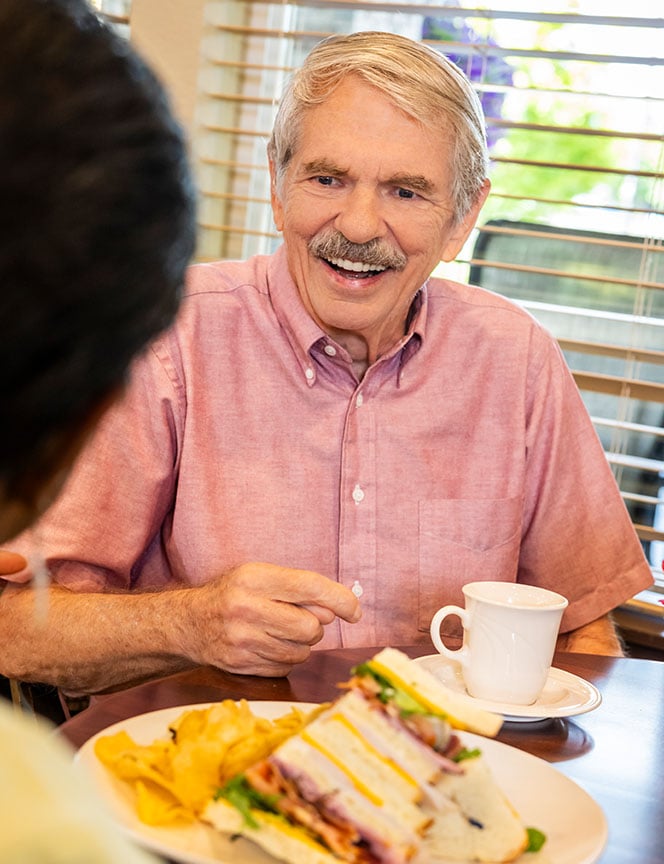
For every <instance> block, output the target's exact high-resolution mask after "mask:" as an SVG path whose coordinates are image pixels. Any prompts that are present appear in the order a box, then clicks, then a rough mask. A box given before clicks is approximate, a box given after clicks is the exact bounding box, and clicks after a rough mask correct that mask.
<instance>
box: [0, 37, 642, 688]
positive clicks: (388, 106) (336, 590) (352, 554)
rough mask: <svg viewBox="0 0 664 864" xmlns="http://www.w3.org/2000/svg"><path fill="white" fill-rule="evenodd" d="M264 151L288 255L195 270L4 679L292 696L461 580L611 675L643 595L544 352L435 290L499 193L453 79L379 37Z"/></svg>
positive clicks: (115, 429) (512, 328)
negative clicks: (202, 687) (263, 683)
mask: <svg viewBox="0 0 664 864" xmlns="http://www.w3.org/2000/svg"><path fill="white" fill-rule="evenodd" d="M268 153H269V158H270V170H271V176H272V207H273V212H274V218H275V222H276V225H277V227H278V229H279V230H280V231H282V232H283V240H284V242H283V245H282V246H281V247H280V248H279V249H278V251H277V252H276V253H275V254H274V255H272V256H267V257H257V258H254V259H252V260H250V261H247V262H222V263H218V264H211V265H202V266H198V267H194V268H193V269H192V270H191V272H190V278H189V290H188V295H187V298H186V299H185V301H184V304H183V307H182V309H181V312H180V316H179V318H178V321H177V324H176V326H175V327H174V328H173V329H172V330H171V331H170V332H169V333H168V334H167V335H166V336H164V337H163V338H160V339H158V340H157V341H156V342H155V343H154V345H153V347H152V350H151V351H150V353H149V354H148V355H147V356H146V357H145V358H143V359H142V360H141V361H140V362H139V363H138V365H136V366H135V368H134V370H133V376H132V380H131V383H130V386H129V387H128V389H127V393H126V396H125V398H124V401H123V403H122V404H121V405H119V406H118V407H117V409H116V410H114V411H113V412H112V413H111V414H109V415H107V417H106V418H105V420H104V422H103V425H102V427H101V429H100V431H99V433H98V434H97V436H96V438H95V439H94V440H93V441H92V442H91V444H90V446H89V447H88V450H87V453H86V454H85V456H84V459H83V460H82V461H81V462H80V463H79V465H78V467H77V470H76V472H75V474H74V475H73V476H72V478H71V481H70V483H69V485H68V487H67V489H66V492H65V495H64V496H63V497H62V498H61V500H60V501H59V502H58V503H57V504H56V505H55V506H54V508H52V510H51V512H50V513H49V514H48V517H47V518H46V519H45V520H44V521H43V522H42V524H41V526H40V530H39V531H38V533H37V535H36V537H37V539H38V544H39V547H40V551H41V552H42V553H43V554H44V555H45V556H46V558H47V560H48V563H49V566H50V570H51V573H52V576H53V579H54V582H55V584H54V586H53V587H52V589H51V597H50V610H51V612H50V617H49V620H48V622H47V624H46V625H45V633H42V638H41V639H40V640H39V643H38V644H39V645H41V646H43V648H40V649H37V648H35V640H34V633H31V632H30V630H29V628H28V629H27V630H26V628H25V617H26V610H27V608H28V604H29V600H28V599H27V598H26V589H25V588H24V587H23V586H22V585H21V584H20V583H21V581H22V580H25V579H27V578H29V570H24V571H21V572H18V573H15V574H14V575H12V576H9V577H8V578H10V579H12V580H13V581H14V582H15V583H16V584H15V585H13V586H11V587H10V588H8V589H7V590H6V591H5V592H4V594H3V596H2V598H1V600H0V605H1V607H2V608H1V609H0V612H1V614H0V628H1V632H2V640H3V645H5V646H7V647H6V648H5V650H4V652H3V664H4V667H5V668H4V670H2V671H4V672H5V674H11V675H14V676H17V677H23V678H27V679H31V680H41V681H49V682H53V683H57V684H60V685H62V686H64V687H65V688H68V689H73V690H77V691H98V690H102V689H104V688H109V687H115V686H120V685H123V684H128V683H130V682H135V681H139V680H141V679H143V678H146V677H148V676H151V675H155V674H159V673H166V672H172V671H175V670H178V669H183V668H186V667H188V666H190V665H192V664H208V663H209V664H214V665H216V666H219V667H221V668H224V669H227V670H229V671H232V672H241V673H251V674H260V675H281V674H285V673H287V672H288V671H289V669H290V668H292V666H293V664H296V663H299V662H302V661H304V660H305V659H306V658H307V656H308V655H309V652H310V651H311V649H312V646H314V645H318V646H319V647H334V646H339V645H352V646H361V645H367V646H368V645H382V644H387V643H392V644H405V643H411V644H415V643H419V644H422V645H423V646H428V645H429V644H430V642H429V634H428V628H429V622H430V619H431V616H432V614H433V612H434V611H435V610H436V609H437V608H438V607H439V606H441V605H442V604H443V603H450V602H459V601H460V600H461V593H460V592H461V586H462V585H463V584H464V583H465V582H466V581H469V580H473V579H503V580H520V581H524V582H528V583H532V584H536V585H542V586H546V587H548V588H553V589H555V590H557V591H560V592H561V593H563V594H564V595H566V596H567V597H568V599H569V601H570V602H569V608H568V610H567V612H566V615H565V619H564V621H563V627H562V630H563V637H562V644H564V645H565V646H566V647H568V648H572V649H575V650H581V651H596V652H605V653H619V652H620V644H619V642H618V640H617V638H616V635H615V632H614V630H613V627H612V624H611V621H610V618H609V617H608V615H609V613H610V611H611V610H612V609H613V608H614V607H615V606H616V605H618V604H619V603H621V602H622V601H624V600H625V599H626V598H628V597H630V596H631V595H633V594H634V593H636V592H637V591H639V590H641V589H642V588H644V587H646V586H647V585H649V584H650V582H651V574H650V571H649V568H648V566H647V564H646V561H645V559H644V557H643V554H642V552H641V548H640V545H639V543H638V541H637V538H636V536H635V534H634V531H633V528H632V526H631V523H630V521H629V518H628V516H627V513H626V510H625V508H624V506H623V504H622V501H621V499H620V496H619V493H618V490H617V487H616V485H615V482H614V480H613V477H612V475H611V473H610V470H609V468H608V465H607V462H606V459H605V457H604V454H603V452H602V449H601V446H600V444H599V441H598V439H597V437H596V436H595V434H594V431H593V428H592V426H591V423H590V420H589V418H588V415H587V413H586V411H585V409H584V407H583V405H582V402H581V399H580V397H579V394H578V391H577V390H576V387H575V385H574V383H573V380H572V378H571V375H570V373H569V371H568V370H567V367H566V365H565V362H564V360H563V358H562V356H561V354H560V352H559V350H558V348H557V346H556V344H555V342H554V341H553V340H552V339H551V338H550V336H549V335H548V334H547V333H546V332H544V331H543V330H542V328H541V327H540V326H538V324H537V323H536V322H535V321H533V320H532V319H531V317H530V316H528V315H527V314H526V313H524V312H523V311H522V310H520V309H519V308H517V307H516V306H515V305H513V304H511V303H509V302H508V301H506V300H504V299H502V298H500V297H497V296H494V295H492V294H489V293H487V292H485V291H483V290H481V289H478V288H473V287H468V286H465V285H460V284H457V283H454V282H450V281H447V280H442V279H434V278H430V274H431V272H432V270H433V268H434V267H435V266H436V264H437V263H438V262H439V261H440V260H441V259H442V260H444V261H449V260H452V259H453V258H454V257H455V256H456V255H457V254H458V252H459V250H460V249H461V247H462V245H463V243H464V241H465V240H466V238H467V237H468V235H469V232H470V231H471V229H472V227H473V225H474V224H475V221H476V219H477V216H478V213H479V211H480V209H481V207H482V204H483V202H484V200H485V198H486V195H487V193H488V190H489V181H488V180H487V176H486V172H487V156H486V146H485V138H484V129H483V119H482V116H481V109H480V106H479V103H478V100H477V98H476V96H475V94H474V92H473V90H472V88H471V86H470V84H469V82H468V81H467V79H466V78H465V77H464V76H463V75H462V74H461V73H460V72H459V71H458V69H457V68H456V67H455V66H454V65H453V64H451V63H450V62H448V61H447V60H446V59H445V58H443V57H441V56H440V55H439V54H437V53H435V52H432V51H430V50H428V49H427V48H426V47H424V46H422V45H419V44H417V43H414V42H411V41H410V40H407V39H404V38H402V37H399V36H396V35H394V34H386V33H358V34H354V35H352V36H339V37H334V38H331V39H329V40H326V41H324V42H323V43H321V44H320V45H319V46H317V47H316V48H315V49H314V50H313V52H312V53H311V55H310V56H309V57H308V59H307V60H306V62H305V64H304V66H303V68H302V69H301V70H299V72H298V73H297V74H296V75H295V76H294V78H293V79H292V81H291V83H290V85H289V87H288V89H287V92H286V94H285V96H284V98H283V100H282V103H281V106H280V109H279V114H278V116H277V120H276V124H275V128H274V132H273V135H272V138H271V140H270V143H269V147H268ZM598 501H601V507H598V506H597V502H598ZM29 546H30V538H29V537H28V538H22V540H21V541H20V542H17V544H16V548H17V549H19V550H21V551H28V550H29Z"/></svg>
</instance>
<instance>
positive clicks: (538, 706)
mask: <svg viewBox="0 0 664 864" xmlns="http://www.w3.org/2000/svg"><path fill="white" fill-rule="evenodd" d="M416 662H417V663H421V664H422V666H424V668H425V669H428V670H429V672H431V673H433V674H434V675H435V676H436V678H438V680H439V681H441V682H442V683H443V684H444V685H445V686H446V687H448V688H449V689H450V690H453V691H454V692H455V693H457V694H458V695H459V696H463V697H465V698H466V699H467V700H468V701H469V702H472V704H473V705H477V707H478V708H484V709H485V710H487V711H493V712H495V713H496V714H502V715H503V716H504V717H505V720H509V721H511V722H514V723H532V722H533V721H535V720H546V719H549V718H550V717H573V716H575V715H576V714H585V713H586V712H587V711H592V710H593V709H594V708H597V706H598V705H599V704H600V702H601V701H602V696H601V694H600V692H599V690H598V689H597V688H596V687H595V686H594V685H593V684H591V683H590V682H589V681H585V680H584V679H583V678H579V677H578V676H577V675H572V673H571V672H565V671H564V670H563V669H556V668H554V667H551V671H550V672H549V677H548V678H547V681H546V684H545V685H544V689H543V690H542V693H541V694H540V697H539V699H538V700H537V701H536V702H533V704H532V705H509V704H507V703H505V702H490V701H488V700H486V699H476V698H475V697H473V696H470V695H469V694H468V693H467V692H466V688H465V686H464V683H463V678H462V676H461V664H460V663H457V662H456V661H454V660H448V659H447V657H443V656H442V655H441V654H428V655H427V656H426V657H418V658H417V660H416Z"/></svg>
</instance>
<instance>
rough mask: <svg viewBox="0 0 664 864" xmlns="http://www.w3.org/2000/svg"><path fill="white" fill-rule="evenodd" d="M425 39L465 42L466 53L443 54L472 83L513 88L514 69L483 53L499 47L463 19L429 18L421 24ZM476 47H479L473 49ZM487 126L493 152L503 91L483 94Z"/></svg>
mask: <svg viewBox="0 0 664 864" xmlns="http://www.w3.org/2000/svg"><path fill="white" fill-rule="evenodd" d="M422 39H424V40H426V41H430V42H431V41H433V42H435V41H438V42H457V43H458V42H462V43H463V44H464V45H468V46H469V48H468V50H467V51H459V50H458V49H457V50H452V51H444V50H443V51H442V53H444V54H445V56H446V57H448V58H449V59H450V60H451V61H452V62H453V63H455V64H456V65H457V66H458V67H459V69H461V70H462V71H463V72H464V73H465V74H466V75H467V76H468V78H469V79H470V80H471V81H474V82H481V83H482V84H500V85H511V84H512V80H513V78H512V67H511V66H510V65H509V63H507V62H506V61H505V60H503V58H502V57H497V56H495V55H492V54H488V53H487V52H486V51H484V50H483V48H484V46H486V45H496V43H495V42H494V41H493V40H492V39H481V38H480V37H479V36H478V35H477V33H475V31H474V30H473V29H472V27H469V26H468V24H466V22H465V20H464V19H463V18H462V17H454V18H433V17H430V16H427V17H426V18H425V19H424V21H423V23H422ZM473 46H477V47H475V48H473ZM479 96H480V101H481V103H482V109H483V111H484V116H485V119H486V126H487V144H488V146H489V149H491V148H492V147H493V146H494V144H495V143H496V141H498V139H499V138H500V137H501V136H502V134H503V132H502V129H501V128H500V127H499V126H495V125H493V124H492V123H491V120H492V119H498V118H500V116H501V111H502V107H503V102H504V101H505V93H504V92H502V91H500V90H482V91H481V92H480V94H479Z"/></svg>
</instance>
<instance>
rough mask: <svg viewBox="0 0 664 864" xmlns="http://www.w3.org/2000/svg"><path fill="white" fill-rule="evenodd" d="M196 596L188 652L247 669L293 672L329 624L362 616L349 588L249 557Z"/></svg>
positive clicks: (233, 668)
mask: <svg viewBox="0 0 664 864" xmlns="http://www.w3.org/2000/svg"><path fill="white" fill-rule="evenodd" d="M189 595H190V599H191V603H190V604H189V603H188V604H187V605H188V607H189V615H188V618H187V620H186V621H185V622H183V624H184V628H185V629H183V631H182V638H183V645H182V650H183V653H184V654H185V655H186V656H188V657H190V658H191V659H192V660H194V661H195V662H197V663H201V664H211V665H213V666H218V667H220V668H222V669H225V670H227V671H229V672H234V673H239V674H244V675H269V676H278V675H287V674H288V672H290V670H291V669H292V668H293V666H294V665H295V664H297V663H302V662H303V661H305V660H306V659H307V657H308V656H309V654H310V652H311V647H312V646H313V645H315V644H316V643H317V642H319V641H320V640H321V639H322V638H323V626H324V625H325V624H331V623H332V622H333V621H334V619H335V618H337V617H338V618H342V619H343V620H344V621H349V622H351V623H354V622H356V621H358V620H359V618H360V615H361V611H360V606H359V603H358V600H357V598H356V597H355V595H354V594H353V593H352V592H351V591H350V589H349V588H346V587H345V586H343V585H340V584H339V583H337V582H333V581H332V580H331V579H328V578H327V577H325V576H321V575H320V573H314V572H311V571H308V570H294V569H291V568H288V567H279V566H277V565H275V564H264V563H255V562H252V563H248V564H242V565H241V566H239V567H236V568H235V569H234V570H231V571H230V572H228V573H225V574H224V575H223V576H221V577H220V578H219V579H217V580H215V581H213V582H211V583H209V584H207V585H203V586H201V587H200V588H195V589H191V590H190V592H189Z"/></svg>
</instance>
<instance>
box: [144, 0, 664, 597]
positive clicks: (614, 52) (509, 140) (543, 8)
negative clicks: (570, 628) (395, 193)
mask: <svg viewBox="0 0 664 864" xmlns="http://www.w3.org/2000/svg"><path fill="white" fill-rule="evenodd" d="M139 2H142V3H144V2H147V0H134V3H135V4H137V3H139ZM183 2H184V0H183ZM605 6H606V4H602V3H599V2H596V0H558V2H555V0H547V2H538V0H528V2H526V0H522V2H519V0H492V2H487V3H484V4H480V3H474V2H472V0H471V2H458V3H451V2H450V3H440V2H439V3H431V4H428V3H408V2H400V3H394V2H362V0H298V2H288V3H286V2H277V0H275V2H257V0H227V2H223V3H222V2H209V3H207V4H205V15H204V18H203V23H202V29H201V35H200V46H201V55H200V57H201V59H200V76H199V90H198V95H197V111H196V124H195V127H194V129H193V133H192V137H193V145H194V153H195V158H196V166H197V172H198V182H199V187H200V196H201V204H200V225H199V248H198V257H199V258H200V259H201V260H210V259H215V258H223V257H226V258H236V257H247V256H248V255H251V254H255V253H262V252H269V251H271V250H273V249H274V248H275V247H276V245H277V244H278V243H279V236H278V235H277V233H276V231H275V230H274V226H273V222H272V217H271V212H270V208H269V179H268V174H267V162H266V157H265V144H266V141H267V138H268V135H269V132H270V129H271V126H272V120H273V117H274V112H275V110H276V106H277V104H278V100H279V96H280V93H281V91H282V89H283V85H284V82H285V80H286V78H287V76H288V74H289V73H290V71H291V70H292V69H293V68H295V67H296V66H298V65H299V64H300V62H301V61H302V59H303V58H304V56H305V55H306V54H307V53H308V51H309V50H310V49H311V47H313V45H314V44H315V43H316V42H317V41H319V40H320V39H321V38H323V37H325V36H327V35H329V34H331V33H336V32H352V31H355V30H366V29H382V30H393V31H395V32H400V33H402V34H404V35H407V36H410V37H412V38H416V39H422V40H424V41H425V42H426V43H427V44H429V45H430V46H431V47H433V48H434V49H436V50H439V51H441V52H444V53H446V54H447V55H448V56H450V57H451V58H452V59H453V60H454V61H455V62H456V63H457V64H458V65H459V66H460V67H461V68H462V69H463V70H464V71H465V72H466V73H467V74H468V75H469V77H470V78H471V80H472V81H473V83H474V85H475V87H476V88H477V91H478V93H479V95H480V97H481V99H482V103H483V106H484V110H485V115H486V124H487V137H488V141H489V145H490V155H491V179H492V184H493V185H492V193H491V195H490V197H489V200H488V202H487V204H486V206H485V208H484V210H483V212H482V214H481V216H480V223H479V225H478V228H477V229H476V231H475V232H474V233H473V235H472V236H471V238H470V239H469V242H468V243H467V245H466V247H465V248H464V250H463V251H462V253H461V255H460V256H459V258H458V260H457V261H456V262H454V263H453V264H452V265H445V266H443V265H441V267H440V268H439V270H437V273H438V274H439V275H443V276H449V277H450V278H457V279H461V280H463V281H471V282H474V283H476V284H481V285H483V286H485V287H487V288H489V289H490V290H493V291H498V292H500V293H503V294H506V295H507V296H510V297H512V298H513V299H514V300H515V301H516V302H518V303H520V304H522V305H523V306H524V307H525V308H527V309H528V310H529V311H530V312H531V313H532V314H533V315H534V316H535V317H537V318H538V319H539V320H540V321H542V323H543V324H544V326H546V327H547V329H549V330H550V331H551V332H552V333H553V335H554V336H555V337H556V338H557V339H558V341H559V344H560V346H561V349H562V350H563V352H564V354H565V357H566V359H567V362H568V363H569V365H570V368H571V370H572V372H573V374H574V376H575V379H576V381H577V384H578V386H579V388H580V390H581V392H582V395H583V398H584V400H585V402H586V404H587V406H588V409H589V411H590V413H591V416H592V417H593V421H594V423H595V427H596V430H597V433H598V435H599V436H600V438H601V440H602V443H603V445H604V448H605V451H606V453H607V458H608V459H609V462H610V463H611V466H612V468H613V471H614V473H615V476H616V479H617V481H618V483H619V486H620V489H621V493H622V495H623V498H624V500H625V504H626V506H627V507H628V509H629V511H630V513H631V515H632V519H633V521H634V524H635V528H636V531H637V533H638V535H639V536H640V538H641V540H642V542H643V545H644V550H645V552H646V555H647V556H648V558H649V561H650V563H651V566H652V567H653V572H654V573H655V577H656V579H657V581H658V583H659V584H660V585H661V586H662V588H664V576H663V575H662V559H663V558H664V429H663V425H664V423H663V421H664V314H663V313H664V213H663V212H662V211H663V209H664V207H663V203H664V183H663V179H664V52H663V49H662V46H663V45H664V18H662V17H661V8H660V4H659V0H632V2H631V3H630V4H629V6H628V7H623V11H622V14H616V15H607V14H604V9H605ZM349 134H352V128H350V127H349ZM597 506H598V507H601V506H602V502H601V501H598V502H597Z"/></svg>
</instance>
